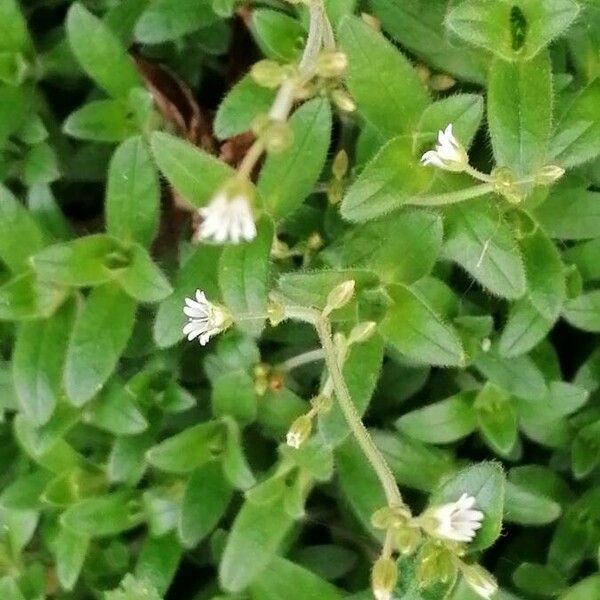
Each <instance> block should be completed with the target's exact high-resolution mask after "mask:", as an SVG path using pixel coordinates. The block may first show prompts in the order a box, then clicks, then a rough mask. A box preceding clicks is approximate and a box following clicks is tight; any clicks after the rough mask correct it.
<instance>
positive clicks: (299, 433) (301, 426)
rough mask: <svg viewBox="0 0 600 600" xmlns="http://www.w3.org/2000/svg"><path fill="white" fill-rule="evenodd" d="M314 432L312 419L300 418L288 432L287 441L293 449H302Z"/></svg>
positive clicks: (303, 416)
mask: <svg viewBox="0 0 600 600" xmlns="http://www.w3.org/2000/svg"><path fill="white" fill-rule="evenodd" d="M311 432H312V419H311V418H310V417H309V416H308V415H301V416H300V417H298V418H297V419H296V420H295V421H294V422H293V423H292V426H291V427H290V429H289V431H288V432H287V436H286V438H285V441H286V443H287V445H288V446H291V447H292V448H296V450H297V449H298V448H300V446H301V445H302V444H303V443H304V441H306V439H307V438H308V437H309V436H310V434H311Z"/></svg>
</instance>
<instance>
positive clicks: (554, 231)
mask: <svg viewBox="0 0 600 600" xmlns="http://www.w3.org/2000/svg"><path fill="white" fill-rule="evenodd" d="M535 216H536V218H537V219H538V220H539V222H540V224H541V225H542V227H543V228H544V229H545V230H546V231H547V232H548V235H550V237H553V238H556V239H560V240H587V239H590V238H595V237H597V236H598V231H600V192H589V191H587V190H586V189H584V188H582V187H574V186H573V185H569V184H568V183H567V184H566V185H561V186H559V187H557V188H556V190H553V191H552V193H551V194H550V195H549V196H548V198H547V199H546V201H545V202H544V203H543V204H542V205H541V206H539V207H538V208H537V209H536V211H535Z"/></svg>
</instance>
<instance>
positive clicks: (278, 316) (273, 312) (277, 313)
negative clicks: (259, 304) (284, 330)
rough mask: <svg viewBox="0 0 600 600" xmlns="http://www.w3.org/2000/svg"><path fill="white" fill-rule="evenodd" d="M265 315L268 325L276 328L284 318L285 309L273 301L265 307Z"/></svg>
mask: <svg viewBox="0 0 600 600" xmlns="http://www.w3.org/2000/svg"><path fill="white" fill-rule="evenodd" d="M267 315H268V317H269V323H271V325H272V326H273V327H277V325H279V323H281V321H283V319H284V318H285V308H284V307H283V304H281V303H279V302H274V301H273V300H271V301H269V304H268V305H267Z"/></svg>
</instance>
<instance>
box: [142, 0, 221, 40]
mask: <svg viewBox="0 0 600 600" xmlns="http://www.w3.org/2000/svg"><path fill="white" fill-rule="evenodd" d="M216 19H217V17H216V15H215V13H214V12H213V11H212V8H211V5H210V2H197V1H196V0H156V1H155V2H151V3H150V4H149V6H148V8H146V10H145V11H144V12H143V13H142V15H141V16H140V18H139V20H138V21H137V23H136V25H135V36H136V38H137V40H138V41H140V42H142V43H143V44H160V43H162V42H167V41H169V40H175V39H177V38H179V37H181V36H183V35H186V34H188V33H192V32H194V31H196V30H198V29H200V28H202V27H208V26H210V25H211V24H212V23H214V21H216Z"/></svg>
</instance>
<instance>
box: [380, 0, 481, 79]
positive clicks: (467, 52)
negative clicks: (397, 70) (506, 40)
mask: <svg viewBox="0 0 600 600" xmlns="http://www.w3.org/2000/svg"><path fill="white" fill-rule="evenodd" d="M370 5H371V6H372V7H373V11H374V14H375V16H376V17H378V18H379V19H380V20H381V23H382V25H383V29H384V30H385V31H387V32H388V33H389V34H390V35H391V36H392V37H393V38H394V39H396V40H397V41H398V42H399V43H400V44H402V46H403V47H405V48H408V49H409V50H410V51H411V52H413V53H414V54H415V55H416V56H418V57H419V58H421V59H422V60H423V62H425V63H426V64H428V65H431V66H432V67H434V68H435V69H436V70H438V71H441V72H442V73H451V74H453V75H457V76H458V78H459V79H465V80H467V81H472V82H475V83H480V84H482V83H484V82H485V80H486V71H487V63H488V59H489V57H488V55H487V54H486V53H485V52H481V51H480V50H479V49H472V48H471V47H470V46H468V45H467V44H465V43H462V42H461V40H460V39H457V38H456V36H452V37H451V36H449V35H448V34H447V31H446V28H445V26H444V24H445V20H446V10H447V3H446V2H429V3H428V4H427V10H423V5H422V3H421V2H420V1H418V0H417V1H414V0H412V1H411V2H396V0H370Z"/></svg>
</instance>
